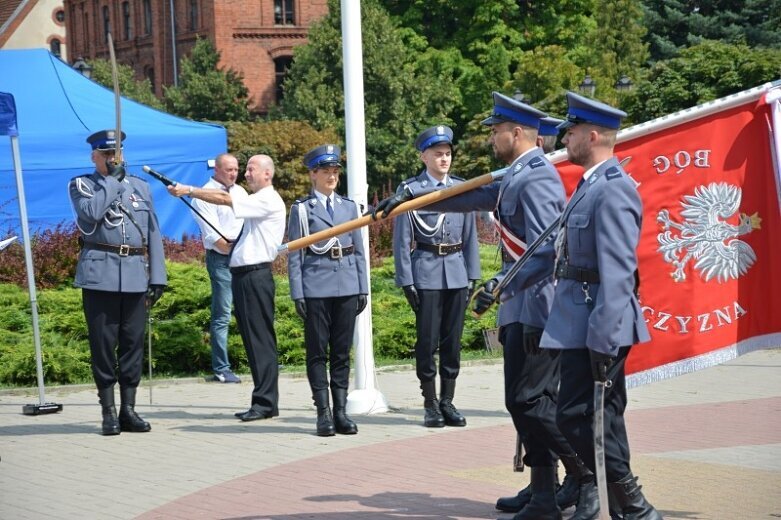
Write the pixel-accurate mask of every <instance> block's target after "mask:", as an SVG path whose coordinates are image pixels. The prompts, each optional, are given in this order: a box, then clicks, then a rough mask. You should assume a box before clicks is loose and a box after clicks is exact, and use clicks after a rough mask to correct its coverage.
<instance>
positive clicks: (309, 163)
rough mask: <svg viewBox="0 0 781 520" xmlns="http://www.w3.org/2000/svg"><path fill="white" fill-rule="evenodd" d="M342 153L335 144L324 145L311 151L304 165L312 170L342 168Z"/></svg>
mask: <svg viewBox="0 0 781 520" xmlns="http://www.w3.org/2000/svg"><path fill="white" fill-rule="evenodd" d="M341 153H342V151H341V150H340V149H339V147H338V146H336V145H335V144H324V145H323V146H318V147H317V148H314V149H312V150H309V152H307V154H306V155H305V156H304V165H305V166H306V167H307V168H309V169H310V170H314V169H316V168H321V167H323V166H341V165H342V163H340V162H339V156H340V154H341Z"/></svg>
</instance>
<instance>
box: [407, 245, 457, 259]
mask: <svg viewBox="0 0 781 520" xmlns="http://www.w3.org/2000/svg"><path fill="white" fill-rule="evenodd" d="M415 249H420V250H421V251H431V252H432V253H436V254H438V255H439V256H447V255H452V254H453V253H458V252H459V251H461V250H463V249H464V244H462V243H460V242H459V243H458V244H424V243H421V242H418V243H417V244H416V245H415Z"/></svg>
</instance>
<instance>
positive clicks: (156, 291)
mask: <svg viewBox="0 0 781 520" xmlns="http://www.w3.org/2000/svg"><path fill="white" fill-rule="evenodd" d="M164 292H165V285H150V286H149V289H147V291H146V304H147V306H149V308H150V309H151V308H152V307H154V306H155V304H156V303H157V300H159V299H160V297H161V296H163V293H164Z"/></svg>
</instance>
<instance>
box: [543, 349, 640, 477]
mask: <svg viewBox="0 0 781 520" xmlns="http://www.w3.org/2000/svg"><path fill="white" fill-rule="evenodd" d="M629 350H630V347H622V348H620V349H619V350H618V356H617V357H616V362H615V363H614V364H613V366H612V367H611V368H610V370H608V373H607V377H608V379H610V380H611V381H612V382H613V386H611V387H610V388H607V389H606V391H605V423H604V424H605V470H606V473H607V481H608V482H618V481H619V480H621V479H622V478H624V477H625V476H626V475H627V474H628V473H629V471H630V469H629V440H628V439H627V436H626V424H625V423H624V410H625V409H626V402H627V400H626V379H625V377H624V365H625V363H626V357H627V355H628V354H629ZM593 420H594V378H593V376H592V375H591V363H590V361H589V354H588V350H587V349H576V350H563V351H562V354H561V387H560V388H559V408H558V412H557V422H558V424H559V428H561V432H562V433H563V434H564V436H565V437H566V438H567V440H569V442H570V444H571V445H572V447H573V448H574V449H575V451H576V452H577V453H578V455H579V456H580V458H581V459H582V460H583V462H584V463H585V464H586V466H588V467H589V469H591V471H595V463H594V428H593Z"/></svg>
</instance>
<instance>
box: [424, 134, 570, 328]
mask: <svg viewBox="0 0 781 520" xmlns="http://www.w3.org/2000/svg"><path fill="white" fill-rule="evenodd" d="M413 193H414V194H415V195H418V194H419V193H420V192H418V191H413ZM565 200H566V197H565V194H564V186H563V185H562V183H561V177H560V176H559V173H558V172H557V171H556V168H555V167H554V166H553V165H552V164H551V163H550V161H548V159H547V158H545V154H544V152H543V151H542V149H540V148H535V149H533V150H530V151H528V152H527V153H525V154H523V155H522V156H521V157H519V158H518V159H516V160H515V161H514V162H513V163H512V164H511V165H510V166H509V167H508V168H507V172H506V173H505V175H504V177H503V178H502V180H500V181H496V182H492V183H491V184H488V185H486V186H481V187H480V188H477V189H475V190H472V191H468V192H466V193H464V194H462V195H458V196H455V197H452V198H450V199H446V200H443V201H441V202H437V203H435V204H432V205H431V206H427V209H437V210H440V211H470V210H483V211H493V210H497V212H498V216H499V219H500V220H501V223H502V225H504V226H506V227H507V228H508V229H509V230H510V231H512V233H513V234H514V235H515V236H517V237H519V238H521V239H522V240H523V241H524V242H526V244H527V245H530V244H531V243H532V242H534V241H535V240H536V239H537V237H538V236H539V235H540V234H541V233H542V232H543V231H544V230H545V228H547V227H548V225H550V223H551V222H553V221H554V220H555V219H556V218H557V217H558V216H559V215H560V214H561V211H562V209H563V208H564V204H565ZM497 202H498V207H497ZM512 265H513V264H512V263H511V262H505V263H503V265H502V270H501V272H500V273H499V274H498V275H497V276H495V278H497V279H498V280H501V279H502V278H503V277H504V273H505V272H507V270H508V269H509V268H510V267H511V266H512ZM551 272H552V270H551V269H549V270H548V273H547V274H548V276H547V278H546V277H542V279H540V278H539V277H538V278H537V280H536V283H535V285H534V287H530V288H529V289H528V290H526V291H516V292H515V293H513V295H512V297H509V298H506V299H503V300H502V304H501V305H500V306H499V315H498V325H499V326H500V327H501V326H505V325H509V324H510V323H524V324H526V325H531V326H533V327H539V328H544V327H545V323H546V321H547V319H548V311H549V309H550V306H551V303H552V301H553V278H552V276H550V274H551Z"/></svg>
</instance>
